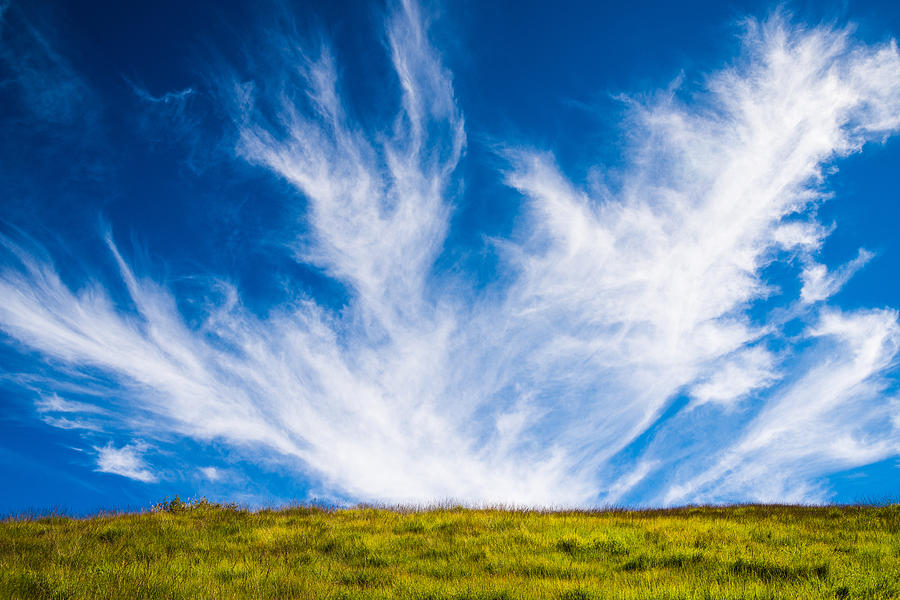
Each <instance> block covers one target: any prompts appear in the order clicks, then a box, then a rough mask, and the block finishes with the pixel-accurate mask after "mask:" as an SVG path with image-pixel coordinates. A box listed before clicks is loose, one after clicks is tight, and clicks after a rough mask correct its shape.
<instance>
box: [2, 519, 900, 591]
mask: <svg viewBox="0 0 900 600" xmlns="http://www.w3.org/2000/svg"><path fill="white" fill-rule="evenodd" d="M0 598H166V599H168V598H335V599H336V598H347V599H350V598H417V599H426V598H433V599H437V598H457V599H460V600H461V599H476V598H481V599H485V600H487V599H500V598H510V599H512V598H554V599H568V600H576V599H586V598H622V599H626V598H634V599H647V598H660V599H661V598H671V599H675V598H704V599H707V598H709V599H713V598H721V599H726V598H728V599H735V598H760V599H763V598H786V599H787V598H790V599H793V598H817V599H818V598H838V599H843V598H870V599H873V600H874V599H879V600H881V599H884V598H900V505H893V506H887V507H824V508H809V507H790V506H740V507H729V508H685V509H678V510H668V511H638V512H630V511H608V512H549V513H540V512H517V511H503V510H468V509H437V510H429V511H425V512H403V511H390V510H376V509H354V510H337V511H328V510H322V509H317V508H308V507H297V508H288V509H284V510H279V511H261V512H253V513H251V512H247V511H243V510H238V509H236V508H234V507H222V506H217V505H211V504H207V503H205V502H201V503H198V504H194V505H185V504H181V503H180V502H172V503H169V504H168V505H166V506H164V507H162V510H155V511H153V512H149V513H145V514H134V515H122V516H113V517H95V518H91V519H83V520H72V519H67V518H60V517H51V518H44V519H34V520H7V521H5V522H2V523H0Z"/></svg>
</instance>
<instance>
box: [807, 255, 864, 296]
mask: <svg viewBox="0 0 900 600" xmlns="http://www.w3.org/2000/svg"><path fill="white" fill-rule="evenodd" d="M873 256H874V255H873V254H872V253H871V252H869V251H868V250H864V249H860V250H859V254H858V255H857V256H856V258H854V259H853V260H851V261H850V262H848V263H847V264H845V265H841V266H840V267H839V268H838V269H837V270H835V271H832V272H829V271H828V267H826V266H825V265H823V264H819V263H815V262H814V263H810V264H808V265H807V266H806V267H805V268H804V269H803V273H802V275H801V280H802V281H803V288H802V289H801V290H800V300H801V301H803V302H804V303H806V304H809V303H812V302H820V301H822V300H827V299H828V298H830V297H831V296H833V295H834V294H836V293H837V292H838V291H840V289H841V288H842V287H844V284H845V283H847V281H849V279H850V278H851V277H852V276H853V274H854V273H856V272H857V271H858V270H860V269H861V268H862V267H863V266H865V264H866V263H867V262H869V260H871V259H872V257H873Z"/></svg>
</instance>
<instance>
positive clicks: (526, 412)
mask: <svg viewBox="0 0 900 600" xmlns="http://www.w3.org/2000/svg"><path fill="white" fill-rule="evenodd" d="M386 31H387V33H386V41H385V47H386V51H387V53H388V55H389V57H390V61H391V64H392V66H393V70H394V73H395V77H396V79H395V83H396V86H397V90H398V92H399V95H398V112H397V114H396V115H395V117H394V118H393V119H392V121H391V122H389V123H386V124H382V126H381V127H380V128H375V127H366V126H364V125H363V124H362V122H360V121H357V120H354V119H353V118H352V117H351V115H352V114H353V112H354V111H352V110H348V107H347V106H346V105H345V103H344V100H343V97H344V96H343V95H342V93H341V82H340V78H339V77H338V68H337V61H338V57H335V56H334V53H333V52H332V50H331V49H330V48H329V47H328V46H327V45H323V46H322V47H320V48H318V49H315V50H314V51H310V50H308V49H306V50H304V51H292V50H284V49H285V48H288V49H290V48H295V47H297V44H296V41H295V40H290V39H283V40H280V41H281V42H285V43H278V44H274V46H276V47H278V48H280V49H282V51H283V54H282V55H279V56H275V57H273V59H272V60H273V64H271V65H270V70H269V71H265V70H264V72H265V73H267V74H271V75H272V78H269V79H260V80H258V81H252V82H248V81H244V80H240V79H235V80H233V81H228V82H227V83H226V84H223V85H222V89H220V90H219V93H220V95H221V96H223V97H227V98H228V99H229V102H230V105H229V107H230V110H231V111H232V116H233V121H234V125H235V127H236V130H237V144H236V153H237V155H238V156H239V157H240V158H241V159H243V160H245V161H247V162H249V163H251V164H255V165H259V166H260V167H261V168H263V169H267V170H268V171H270V172H272V173H273V174H274V175H276V176H278V177H280V178H282V179H283V180H285V181H287V182H288V183H289V184H290V185H292V186H293V187H294V188H295V189H296V190H297V192H298V193H299V197H300V198H302V202H300V201H299V200H298V206H297V207H296V212H295V215H294V218H296V220H297V229H298V236H297V238H296V239H295V240H292V241H291V242H290V243H288V244H286V245H285V247H284V248H283V251H284V252H286V253H288V254H290V255H291V256H292V257H294V258H295V260H297V261H298V262H301V263H306V264H311V265H315V266H316V267H319V268H321V269H323V270H324V272H325V273H326V274H327V275H328V276H329V277H331V278H333V279H334V280H336V281H339V282H340V283H341V284H343V285H344V286H346V289H347V290H348V297H349V300H348V302H347V304H346V305H345V306H343V307H341V308H340V309H335V308H334V307H331V306H327V305H325V304H322V303H318V302H317V300H316V298H314V297H311V298H305V299H303V300H300V301H297V302H294V303H289V304H286V305H284V306H280V307H275V308H274V309H272V310H271V311H269V313H268V314H267V315H265V316H259V315H255V314H254V313H252V312H251V311H250V310H248V309H247V308H246V307H245V306H244V305H243V303H242V300H241V291H240V290H239V289H236V288H235V287H234V286H233V285H231V284H229V283H228V282H227V281H224V280H220V281H218V282H217V283H216V290H218V291H219V295H220V296H221V297H224V298H225V300H224V301H223V302H221V303H220V304H218V305H216V306H214V307H213V308H212V309H210V310H209V311H208V313H207V314H206V316H205V319H204V320H203V322H202V323H200V324H199V325H197V326H190V325H188V323H187V321H186V320H185V319H184V317H183V316H182V315H181V313H180V312H179V310H178V305H177V298H176V297H175V296H174V293H173V291H172V290H170V289H167V288H166V287H165V286H163V285H161V284H159V283H157V282H155V281H153V280H151V279H149V278H147V277H142V276H141V275H140V274H138V273H136V272H135V271H134V270H133V268H132V267H131V266H130V264H129V262H128V261H127V260H126V259H125V258H124V257H123V256H122V254H121V253H120V251H119V249H118V247H117V246H116V244H115V243H114V241H113V237H112V234H108V235H107V238H106V240H107V244H108V247H109V251H110V253H111V255H112V257H113V258H114V260H115V262H116V264H117V265H118V269H119V276H120V279H121V282H122V283H123V284H124V286H125V288H126V289H127V297H128V304H129V306H128V307H127V308H123V307H122V305H121V303H118V304H117V303H116V302H115V301H114V300H113V298H112V295H111V291H110V290H108V289H106V288H104V287H103V286H102V285H100V284H99V283H92V284H88V285H85V286H84V287H82V288H81V289H74V288H72V287H71V286H69V285H66V284H65V283H64V282H63V281H62V279H61V278H60V276H59V275H58V274H57V272H56V270H55V269H54V267H53V266H52V264H51V262H50V261H49V259H47V258H46V257H44V256H43V255H42V254H41V253H40V252H38V251H35V250H34V249H33V248H30V246H29V244H28V243H26V242H22V241H20V242H14V241H12V240H9V239H6V240H5V241H4V246H5V249H6V253H7V256H8V260H6V261H4V262H5V263H6V265H7V266H6V267H5V268H4V269H3V270H2V272H0V327H2V329H3V331H4V332H5V333H6V334H7V335H8V336H9V337H10V338H11V339H12V340H15V341H16V342H17V343H19V344H20V345H21V346H22V347H24V348H28V349H30V350H32V351H36V352H38V353H40V354H41V355H43V356H45V357H47V358H48V359H50V360H52V361H54V362H53V364H55V365H57V366H58V368H60V369H65V370H66V371H67V373H69V374H71V373H75V374H76V375H75V377H76V379H77V378H78V375H77V374H78V373H81V372H84V373H87V372H89V371H91V370H94V369H99V370H100V371H102V372H103V373H105V374H107V375H109V376H111V377H113V378H115V379H116V381H117V382H118V383H119V384H120V385H121V388H120V392H119V393H118V394H116V395H115V398H111V399H107V400H102V401H101V400H97V404H98V405H100V406H97V407H94V408H93V409H87V408H86V407H82V409H79V408H78V407H79V404H76V403H75V402H71V401H67V400H65V399H63V398H57V399H56V400H54V401H53V402H49V401H46V400H44V401H43V402H44V404H42V405H41V406H42V407H43V408H42V411H43V413H44V414H45V415H49V416H50V417H51V418H52V416H53V414H55V413H54V411H56V413H60V414H63V413H64V414H65V415H68V416H69V417H73V416H75V415H78V416H79V418H80V419H82V420H84V421H85V422H87V421H90V419H91V416H92V410H103V413H102V414H103V416H104V419H105V421H104V426H105V427H110V423H109V418H110V417H109V415H110V414H115V415H118V417H119V419H120V422H119V423H118V425H117V426H118V427H120V428H121V429H122V430H123V431H127V432H130V433H132V434H134V435H137V436H140V437H141V438H142V439H151V438H154V437H156V438H165V437H166V436H170V435H172V434H173V433H174V434H177V435H182V436H187V437H191V438H194V439H198V440H205V441H210V440H218V441H224V442H226V443H228V444H230V445H232V446H234V447H237V448H239V449H241V450H242V451H244V452H246V453H248V454H250V455H252V454H253V453H259V452H262V453H265V454H273V453H274V454H275V455H277V456H280V457H282V459H283V460H284V461H285V462H286V464H288V465H291V466H292V467H294V468H296V469H297V470H298V472H304V471H309V472H311V473H312V477H314V478H315V479H316V480H317V481H319V482H320V485H321V486H322V487H323V488H325V489H327V490H330V491H335V492H337V493H340V494H343V495H345V496H347V497H351V498H356V499H365V500H383V501H399V502H421V501H429V500H437V499H446V498H455V499H459V500H462V501H467V502H508V503H515V504H557V505H558V504H584V503H592V502H615V501H620V500H621V499H622V498H629V497H630V496H629V493H630V492H631V490H633V489H634V488H635V487H636V486H639V485H640V484H641V482H642V481H643V480H645V478H652V477H653V476H654V474H659V473H663V474H665V475H666V479H667V480H668V483H667V485H666V486H664V487H662V488H660V489H658V490H656V492H655V493H653V494H650V495H646V496H644V497H642V500H643V501H645V502H653V503H678V502H688V501H693V502H696V501H722V500H756V499H770V500H807V501H808V500H818V499H823V498H826V497H827V493H828V490H827V489H823V488H821V487H820V486H819V484H818V481H819V478H820V477H821V476H822V475H823V474H827V473H829V472H832V471H834V470H837V469H840V468H847V467H848V466H855V465H861V464H867V463H871V462H874V461H877V460H880V459H883V458H886V457H890V456H896V455H898V454H900V443H898V439H900V437H898V431H897V427H898V417H897V403H896V402H895V401H893V400H892V399H891V397H890V393H889V390H890V377H891V375H892V374H893V369H894V367H895V364H896V355H897V351H898V340H900V336H898V324H897V314H896V313H895V312H894V311H892V310H888V309H877V310H856V311H846V310H844V311H842V310H840V309H839V308H838V307H834V306H829V305H828V304H827V302H828V300H829V298H830V297H831V296H833V295H834V294H835V293H836V292H837V291H838V290H839V289H840V288H841V287H842V286H843V285H844V284H846V283H847V282H848V281H849V279H850V277H851V276H852V274H853V272H854V271H856V270H857V269H859V268H861V267H862V266H863V265H864V264H865V262H866V261H868V260H869V259H870V258H871V256H872V255H871V253H869V252H867V251H865V250H860V253H859V256H858V258H857V259H855V260H853V261H851V262H850V263H848V264H847V265H844V266H838V267H837V268H833V267H832V268H829V267H827V266H825V265H822V264H820V263H819V262H818V260H819V258H818V256H817V251H818V250H819V249H820V248H821V246H822V244H823V242H824V240H825V238H826V237H827V235H828V234H829V229H828V228H827V227H825V226H824V225H823V224H821V223H819V222H818V221H817V220H816V215H815V210H814V209H815V207H816V206H817V205H818V204H819V203H821V202H823V201H824V200H825V199H826V196H827V193H826V191H827V190H826V189H825V187H824V186H825V177H824V169H825V167H826V166H829V165H831V163H832V162H833V161H834V160H835V159H837V158H840V157H842V156H846V155H848V154H850V153H853V152H857V151H859V150H860V149H861V148H862V146H863V145H864V144H865V143H866V142H867V141H871V140H875V141H879V140H882V139H884V138H885V137H886V136H888V135H890V134H892V133H893V132H894V131H895V130H896V129H897V128H898V126H900V56H898V52H897V48H896V46H895V45H894V44H893V43H889V44H885V45H881V46H867V45H863V44H861V43H860V42H857V41H855V40H854V39H853V38H852V37H851V35H850V33H849V31H847V30H840V29H829V28H825V27H820V28H810V29H803V28H799V27H795V26H793V25H792V24H791V23H790V22H788V21H787V20H786V19H784V18H782V17H779V16H775V17H772V18H770V19H769V20H767V21H765V22H757V21H748V22H747V25H746V34H745V36H744V38H743V42H742V48H741V55H740V57H739V59H738V60H736V61H735V63H734V64H733V65H732V66H730V67H728V68H725V69H723V70H721V71H719V72H717V73H713V74H711V75H710V76H709V78H708V85H707V88H706V89H705V90H704V91H703V92H702V93H701V94H699V95H698V96H696V97H692V98H689V99H684V98H681V97H679V96H678V95H677V94H675V93H670V94H665V95H659V96H657V97H654V98H652V99H650V100H644V101H640V100H628V101H627V102H629V106H630V110H629V117H628V122H627V123H626V125H625V126H626V127H627V128H628V131H629V132H630V133H631V138H632V143H631V147H630V148H629V163H628V165H629V166H628V168H627V169H626V171H625V173H624V175H623V176H622V178H621V181H618V182H617V183H616V185H615V186H613V187H610V188H608V189H604V190H598V189H595V188H586V187H584V186H581V185H579V184H577V183H575V182H573V181H572V180H571V179H570V178H569V177H567V175H566V174H565V173H563V172H562V171H561V169H560V168H559V167H558V166H557V165H556V163H555V161H554V159H553V156H552V154H551V153H549V152H547V151H535V150H532V149H528V148H522V147H512V146H509V147H505V148H504V149H502V150H501V153H502V155H503V157H504V158H505V159H506V160H507V163H508V168H507V170H506V172H505V173H504V174H502V176H503V177H504V178H505V181H506V183H507V184H508V185H509V186H511V187H512V188H514V189H515V190H518V191H519V192H520V193H521V196H522V198H523V206H522V214H521V218H520V222H519V226H518V230H517V231H516V232H515V234H514V235H513V237H512V238H511V239H508V240H498V241H497V244H498V248H499V251H500V253H501V255H502V257H503V264H502V268H503V270H504V273H505V275H507V276H506V277H504V278H503V280H502V281H498V282H496V283H495V284H493V285H489V286H488V287H487V288H485V289H480V288H476V287H475V286H474V285H472V284H470V283H469V282H467V281H466V280H465V278H464V276H462V275H452V274H450V273H440V272H437V270H436V267H435V263H436V259H437V258H438V256H439V255H440V254H441V252H442V250H443V249H444V246H445V244H446V240H447V234H448V231H449V228H450V217H451V214H452V209H453V204H454V197H455V194H457V193H459V189H460V187H459V181H458V177H459V175H458V174H457V166H458V164H459V163H460V161H461V160H462V158H463V155H464V150H465V146H466V134H465V128H464V121H463V117H462V111H461V109H460V107H459V106H458V103H457V101H456V99H455V97H454V91H453V87H452V83H451V77H450V74H449V73H448V72H447V70H446V69H445V68H444V66H443V65H442V64H441V61H440V57H439V54H438V52H437V51H436V50H435V48H433V46H432V45H431V43H430V41H429V39H428V35H427V33H428V32H427V30H426V27H425V26H424V21H423V17H422V15H421V14H420V11H419V8H418V7H417V5H415V4H414V3H412V2H404V3H400V4H398V5H397V6H396V7H395V10H394V11H393V13H392V14H391V15H390V16H389V18H388V19H387V22H386ZM288 42H290V43H288ZM778 263H780V264H783V265H785V266H786V267H787V268H788V269H790V270H792V272H793V273H794V275H793V276H794V277H795V278H796V281H797V282H798V284H800V285H802V287H801V288H800V292H799V294H798V295H797V297H795V298H788V297H785V296H786V293H785V292H782V291H781V290H780V289H778V288H777V287H776V285H775V284H773V282H771V281H769V280H768V279H767V278H766V275H765V274H766V269H767V268H768V267H770V266H772V265H773V264H778ZM222 290H224V293H221V291H222ZM773 299H780V300H781V301H780V304H779V306H778V307H777V308H772V307H771V306H769V303H770V302H771V301H772V300H773ZM760 315H761V316H760ZM789 322H795V323H800V324H802V327H801V329H802V333H801V334H799V336H788V335H786V334H785V326H786V324H787V323H789ZM84 379H85V381H84V382H83V383H84V385H86V386H89V385H90V381H89V380H88V378H87V376H85V378H84ZM47 386H48V387H51V388H52V384H50V383H48V384H47ZM46 391H47V393H48V394H52V392H53V391H54V390H53V389H48V390H46ZM51 397H52V396H51ZM678 398H687V399H688V401H687V402H685V403H683V407H681V408H679V409H678V410H677V411H676V413H675V414H674V415H673V416H670V417H668V418H667V419H663V415H664V413H665V411H666V409H667V408H669V407H673V406H676V407H677V400H678ZM736 412H739V413H740V414H742V415H744V419H743V421H742V422H741V423H739V427H740V428H739V429H738V430H737V431H736V433H735V434H734V436H733V437H732V440H733V441H731V442H729V443H727V444H723V443H722V442H721V441H720V440H719V441H715V440H712V439H707V438H706V437H705V436H704V430H703V429H701V428H702V427H710V426H714V425H713V424H714V423H715V422H716V421H717V420H720V419H721V420H724V419H729V418H730V417H729V415H733V414H735V413H736ZM94 414H95V415H96V412H95V413H94ZM57 416H58V415H57ZM698 416H699V417H700V418H697V417H698ZM48 422H51V421H49V420H48ZM68 422H69V423H72V422H76V421H74V420H73V419H71V418H70V419H69V420H68ZM692 423H694V424H693V425H692ZM654 426H658V427H660V428H661V430H662V431H663V432H666V431H669V432H670V434H669V435H668V436H667V435H661V436H657V437H656V438H655V439H654V440H652V441H651V442H649V443H648V444H647V445H646V446H645V447H642V448H640V449H639V454H638V456H637V458H633V457H632V458H630V459H623V458H622V456H623V451H625V450H627V449H628V448H629V447H631V446H632V445H633V444H635V443H636V442H637V440H639V438H641V436H642V435H644V434H645V433H646V432H648V430H649V429H650V428H651V427H654ZM692 427H693V428H695V429H692ZM673 437H678V438H680V439H681V443H679V444H678V445H676V446H673V444H672V442H671V439H672V438H673ZM835 440H836V441H837V443H835ZM95 450H96V451H97V453H98V454H97V456H98V469H100V470H103V471H107V472H113V473H118V474H121V475H124V476H127V477H131V478H133V479H137V480H141V481H153V480H155V479H156V478H157V475H155V474H154V473H153V472H152V471H151V470H150V469H151V467H150V466H148V464H147V463H146V461H145V459H144V458H142V456H141V453H142V452H143V451H144V450H145V448H144V447H143V446H139V445H134V444H131V445H124V446H122V447H121V448H120V449H116V447H115V446H114V445H108V446H106V447H99V448H95ZM213 472H214V471H213Z"/></svg>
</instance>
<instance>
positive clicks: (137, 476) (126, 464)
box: [94, 444, 159, 483]
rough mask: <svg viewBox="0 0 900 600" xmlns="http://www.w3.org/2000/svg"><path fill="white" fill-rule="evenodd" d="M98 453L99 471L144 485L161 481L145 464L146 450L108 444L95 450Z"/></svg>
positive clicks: (136, 446)
mask: <svg viewBox="0 0 900 600" xmlns="http://www.w3.org/2000/svg"><path fill="white" fill-rule="evenodd" d="M94 450H96V451H97V469H96V470H97V471H100V472H101V473H112V474H113V475H121V476H122V477H128V478H129V479H134V480H136V481H141V482H143V483H155V482H157V481H159V477H157V476H156V474H155V473H153V472H152V471H151V470H150V469H149V468H148V466H147V463H145V462H144V459H143V457H142V454H143V452H144V450H145V448H143V447H142V446H139V445H127V446H122V447H121V448H115V447H114V446H113V445H112V444H108V445H106V446H104V447H102V448H94Z"/></svg>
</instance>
